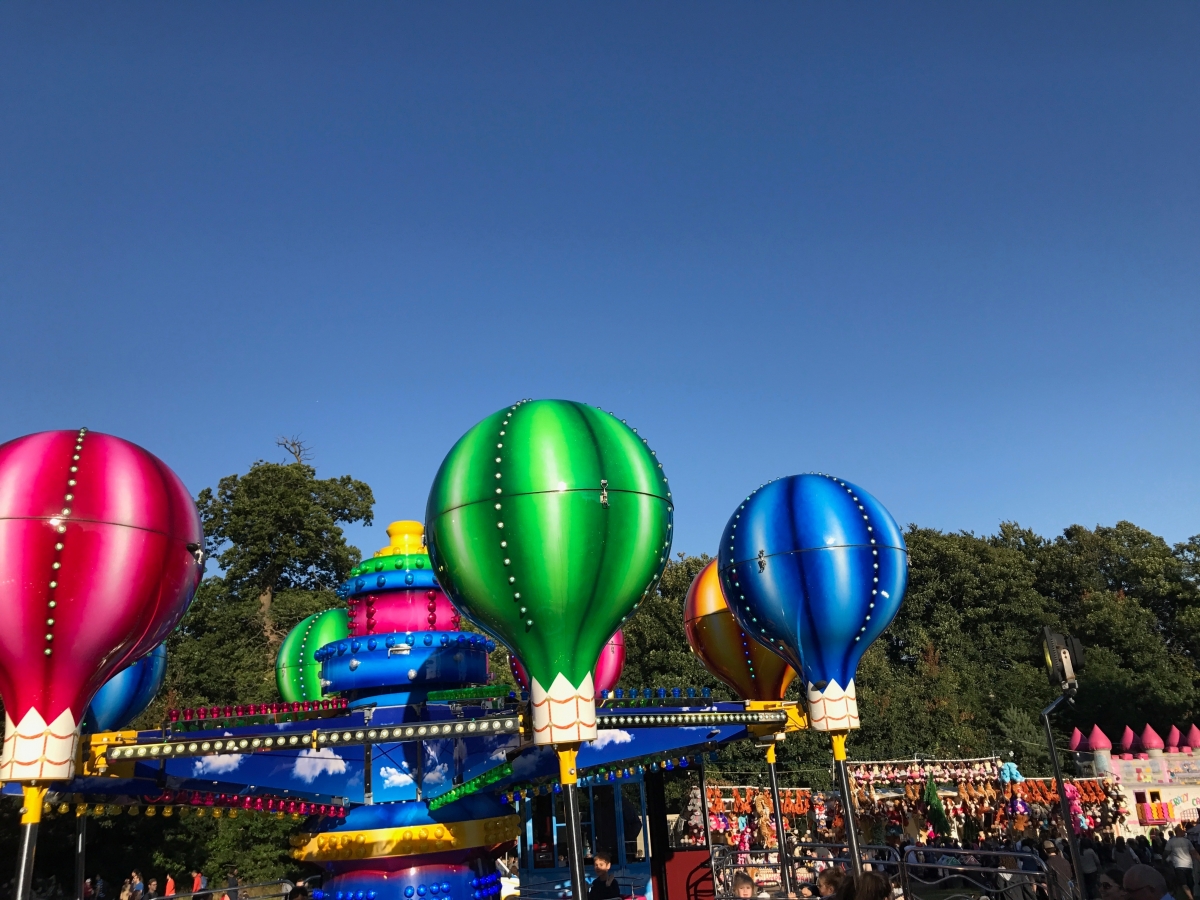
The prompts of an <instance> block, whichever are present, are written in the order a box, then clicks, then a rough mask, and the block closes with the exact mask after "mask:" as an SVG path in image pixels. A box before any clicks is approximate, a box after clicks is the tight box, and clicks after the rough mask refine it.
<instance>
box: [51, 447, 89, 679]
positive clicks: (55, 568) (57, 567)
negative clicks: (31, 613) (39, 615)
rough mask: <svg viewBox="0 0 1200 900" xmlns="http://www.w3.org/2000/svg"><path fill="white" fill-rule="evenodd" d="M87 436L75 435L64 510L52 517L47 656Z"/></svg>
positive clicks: (52, 638) (52, 637)
mask: <svg viewBox="0 0 1200 900" xmlns="http://www.w3.org/2000/svg"><path fill="white" fill-rule="evenodd" d="M85 437H87V429H86V428H80V429H79V432H78V434H77V435H76V436H75V450H74V453H72V455H71V466H70V473H69V475H68V477H67V484H66V490H65V491H64V492H63V506H62V511H61V512H60V513H57V514H56V515H55V516H54V517H53V518H51V519H50V525H51V526H52V527H53V528H54V530H55V532H56V533H57V535H58V540H57V541H56V542H55V544H54V562H53V563H51V565H50V579H49V581H50V591H49V594H48V595H47V600H46V647H45V649H44V650H43V653H45V655H46V656H51V655H53V652H54V651H53V641H54V630H53V629H54V616H55V612H54V610H55V607H57V606H58V600H57V595H56V593H55V589H56V588H57V587H58V582H59V580H60V578H61V574H62V572H61V570H62V552H63V541H64V540H65V538H64V535H65V534H66V532H67V525H66V521H67V517H68V516H69V515H71V504H72V503H74V502H75V490H76V486H77V484H78V475H79V454H80V453H82V452H83V439H84V438H85Z"/></svg>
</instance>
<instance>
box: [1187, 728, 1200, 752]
mask: <svg viewBox="0 0 1200 900" xmlns="http://www.w3.org/2000/svg"><path fill="white" fill-rule="evenodd" d="M1187 745H1188V746H1189V747H1191V748H1192V749H1193V750H1200V728H1197V727H1196V726H1195V725H1193V726H1192V727H1191V728H1189V729H1188V733H1187Z"/></svg>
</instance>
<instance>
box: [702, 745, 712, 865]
mask: <svg viewBox="0 0 1200 900" xmlns="http://www.w3.org/2000/svg"><path fill="white" fill-rule="evenodd" d="M700 814H701V815H703V816H704V846H705V847H707V848H708V856H709V859H710V860H711V859H712V829H711V828H710V827H709V824H708V778H707V776H706V775H705V772H704V754H703V753H701V754H700Z"/></svg>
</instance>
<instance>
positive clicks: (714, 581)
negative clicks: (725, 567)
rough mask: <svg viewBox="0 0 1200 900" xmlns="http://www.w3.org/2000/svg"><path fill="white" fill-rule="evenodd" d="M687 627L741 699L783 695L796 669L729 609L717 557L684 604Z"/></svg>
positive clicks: (711, 667)
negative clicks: (747, 629)
mask: <svg viewBox="0 0 1200 900" xmlns="http://www.w3.org/2000/svg"><path fill="white" fill-rule="evenodd" d="M683 627H684V631H685V632H686V633H687V639H688V644H689V645H690V646H691V648H692V652H694V653H695V654H696V657H697V658H698V659H699V660H700V662H701V663H703V665H704V668H706V669H708V671H710V672H712V673H713V674H714V675H716V676H717V677H718V678H719V679H721V681H723V682H725V684H727V685H729V687H731V688H732V689H733V690H734V692H735V693H736V694H737V695H738V696H739V697H741V698H742V699H743V700H750V701H766V700H782V699H783V695H784V693H785V692H786V691H787V689H788V685H790V684H791V683H792V679H794V678H795V677H796V670H795V669H793V668H792V667H791V666H789V665H788V664H787V663H786V662H784V661H783V659H782V658H781V657H779V656H777V655H776V654H774V653H772V652H771V651H770V650H768V649H767V648H766V647H764V646H763V645H762V644H760V643H759V642H758V641H756V640H754V639H753V638H751V637H749V636H747V634H746V632H745V631H743V630H742V626H741V625H739V624H738V622H737V620H736V619H735V618H734V617H733V613H732V612H730V611H729V603H728V602H726V600H725V594H724V592H723V591H722V590H721V581H720V578H719V577H718V575H717V561H716V560H715V559H714V560H713V561H712V562H710V563H709V564H708V565H707V566H705V567H704V568H703V569H701V570H700V572H699V573H698V574H697V575H696V577H695V579H694V580H693V581H692V585H691V587H690V588H688V592H687V598H686V599H685V600H684V604H683Z"/></svg>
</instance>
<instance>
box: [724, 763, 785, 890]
mask: <svg viewBox="0 0 1200 900" xmlns="http://www.w3.org/2000/svg"><path fill="white" fill-rule="evenodd" d="M767 772H768V773H770V775H771V803H772V804H773V805H774V806H775V843H777V844H778V845H779V887H780V888H781V889H782V890H783V893H784V896H787V895H788V894H790V893H791V892H792V871H791V869H792V866H791V859H790V858H789V857H788V849H787V834H786V833H785V832H784V829H783V805H782V804H781V803H780V801H779V778H778V777H777V776H776V774H775V743H774V741H773V740H772V742H771V744H769V745H768V746H767ZM707 825H708V821H707V819H706V820H705V826H706V830H707Z"/></svg>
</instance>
